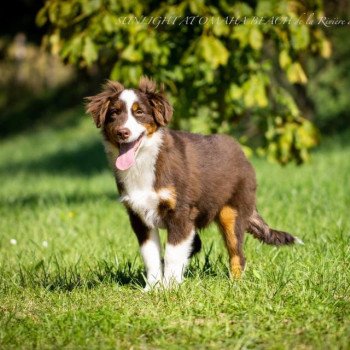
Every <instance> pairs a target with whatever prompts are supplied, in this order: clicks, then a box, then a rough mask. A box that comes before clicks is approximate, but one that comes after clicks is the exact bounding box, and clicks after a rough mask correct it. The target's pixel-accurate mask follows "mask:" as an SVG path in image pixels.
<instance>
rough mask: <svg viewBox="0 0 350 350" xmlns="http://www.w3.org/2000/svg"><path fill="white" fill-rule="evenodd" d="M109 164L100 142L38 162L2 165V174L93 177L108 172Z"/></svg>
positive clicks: (65, 151) (62, 152)
mask: <svg viewBox="0 0 350 350" xmlns="http://www.w3.org/2000/svg"><path fill="white" fill-rule="evenodd" d="M108 169H109V168H108V163H107V159H106V156H105V152H104V149H103V146H102V144H101V142H100V141H93V142H90V143H82V144H81V145H80V146H79V147H77V148H74V149H70V150H65V149H64V150H60V151H59V152H57V153H54V154H49V155H46V156H44V157H42V158H40V159H38V160H30V159H29V160H28V161H21V162H10V163H7V164H2V166H1V167H0V173H1V174H2V175H5V176H6V175H11V176H13V175H14V174H16V173H19V172H26V173H29V174H40V173H44V174H53V175H56V174H72V175H79V176H91V175H92V174H95V173H99V172H101V171H104V170H108Z"/></svg>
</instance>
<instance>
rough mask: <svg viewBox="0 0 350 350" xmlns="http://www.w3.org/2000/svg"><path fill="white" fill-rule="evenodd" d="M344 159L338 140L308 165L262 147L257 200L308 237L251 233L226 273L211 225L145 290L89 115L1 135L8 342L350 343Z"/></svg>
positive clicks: (0, 261) (3, 333)
mask: <svg viewBox="0 0 350 350" xmlns="http://www.w3.org/2000/svg"><path fill="white" fill-rule="evenodd" d="M72 113H73V112H72ZM349 159H350V148H349V146H348V145H346V144H344V143H339V142H338V140H335V141H328V142H327V143H325V144H324V146H323V147H322V149H321V150H320V151H319V152H318V153H316V154H315V155H314V157H313V161H312V163H311V164H308V165H306V166H303V167H295V166H288V167H285V168H281V167H279V166H277V165H271V164H268V163H266V162H265V160H257V159H254V160H253V163H254V165H255V167H256V170H257V177H258V181H259V189H258V204H259V205H258V206H259V210H260V212H261V213H262V214H263V216H264V217H265V219H266V220H267V221H268V222H269V223H270V224H271V225H272V226H276V227H278V228H281V229H284V230H287V231H290V232H292V233H294V234H295V235H297V236H298V237H300V238H302V239H303V240H304V242H305V245H304V246H297V247H288V248H282V249H277V248H274V247H269V246H264V245H262V244H260V243H259V242H258V241H256V240H254V239H252V237H250V236H249V237H247V239H246V248H245V251H246V257H247V269H246V272H245V275H244V277H243V279H242V280H240V281H236V282H230V281H229V279H228V271H227V264H226V259H227V258H226V252H225V249H224V246H223V244H222V242H221V239H220V235H219V234H218V232H217V230H216V228H215V227H214V226H213V227H210V228H209V229H208V230H206V231H204V232H203V233H202V237H203V239H202V240H203V243H204V248H203V250H202V252H201V253H200V254H199V255H198V256H197V257H196V258H195V259H194V260H193V261H192V264H191V266H190V268H189V270H188V272H187V279H186V281H185V283H184V284H183V286H181V288H179V289H178V290H172V291H159V292H151V293H143V292H142V286H143V283H144V282H143V268H142V264H141V260H140V257H139V255H138V247H137V242H136V239H135V237H134V235H133V233H132V231H131V228H130V226H129V224H128V219H127V216H126V214H125V212H124V210H123V208H122V207H121V205H120V204H119V203H118V201H117V194H116V190H115V184H114V179H113V177H112V175H111V174H110V171H109V170H108V168H107V162H106V160H105V157H104V154H103V149H102V147H101V145H100V137H99V135H98V133H97V132H96V130H95V129H94V127H93V125H92V123H91V122H90V121H89V120H84V119H81V121H80V122H79V123H76V125H75V126H72V127H56V128H52V129H42V130H38V131H35V132H34V131H33V132H32V133H30V134H27V135H22V136H15V137H12V138H11V139H7V140H4V141H1V144H0V181H1V190H0V348H14V349H18V348H23V349H25V348H34V347H37V348H55V347H56V348H64V347H66V348H70V349H75V348H89V349H90V348H131V347H134V348H149V349H154V348H166V349H182V348H198V349H202V348H218V349H222V348H229V349H240V348H260V349H284V348H288V349H309V348H311V349H341V348H343V349H348V348H349V347H348V344H349V340H350V323H349V312H350V307H349V294H350V290H349V286H350V278H349V274H350V273H349V266H350V264H349V263H350V258H349V256H350V251H349V236H350V235H349V230H350V227H349V219H348V216H349V215H348V209H349V207H350V188H349V173H350V165H349ZM162 238H163V240H164V238H165V233H164V232H163V233H162Z"/></svg>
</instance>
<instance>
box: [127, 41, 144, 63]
mask: <svg viewBox="0 0 350 350" xmlns="http://www.w3.org/2000/svg"><path fill="white" fill-rule="evenodd" d="M122 58H124V59H126V60H127V61H130V62H139V61H141V60H142V53H141V52H140V51H139V50H137V49H136V48H135V46H134V45H131V44H130V45H128V46H127V48H126V49H125V50H124V51H123V53H122Z"/></svg>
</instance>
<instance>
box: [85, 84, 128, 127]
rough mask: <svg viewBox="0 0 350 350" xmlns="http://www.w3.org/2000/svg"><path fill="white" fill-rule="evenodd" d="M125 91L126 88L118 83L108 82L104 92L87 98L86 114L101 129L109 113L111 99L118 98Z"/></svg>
mask: <svg viewBox="0 0 350 350" xmlns="http://www.w3.org/2000/svg"><path fill="white" fill-rule="evenodd" d="M123 90H124V86H123V85H122V84H120V83H119V82H117V81H111V80H108V81H107V83H106V85H104V87H103V91H102V92H101V93H99V94H98V95H95V96H89V97H85V100H86V102H87V104H86V113H88V114H90V115H91V116H92V117H93V118H94V122H95V124H96V126H97V127H98V128H100V127H101V126H102V125H103V123H104V121H105V119H106V114H107V111H108V107H109V104H110V102H111V98H113V97H116V96H117V95H119V94H120V93H121V92H122V91H123Z"/></svg>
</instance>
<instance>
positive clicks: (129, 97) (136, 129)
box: [119, 89, 146, 142]
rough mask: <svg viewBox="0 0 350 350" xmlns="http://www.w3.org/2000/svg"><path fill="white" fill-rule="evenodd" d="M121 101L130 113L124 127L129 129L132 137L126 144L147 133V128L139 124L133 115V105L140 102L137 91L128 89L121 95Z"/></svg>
mask: <svg viewBox="0 0 350 350" xmlns="http://www.w3.org/2000/svg"><path fill="white" fill-rule="evenodd" d="M119 99H120V100H122V101H123V102H124V103H125V105H126V111H127V113H128V119H127V120H126V123H125V124H124V125H123V127H125V128H128V129H129V130H130V131H131V135H130V137H129V138H128V139H127V140H125V142H132V141H135V140H137V138H138V137H139V136H140V135H141V134H142V133H143V132H144V131H146V128H145V127H144V126H143V125H141V124H140V123H138V122H137V120H136V119H135V117H134V116H133V115H132V105H133V104H134V103H135V102H137V101H138V98H137V95H136V94H135V91H133V90H129V89H126V90H124V91H123V92H122V93H121V94H120V96H119Z"/></svg>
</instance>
